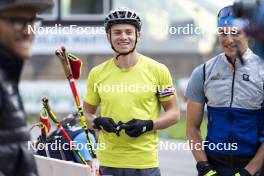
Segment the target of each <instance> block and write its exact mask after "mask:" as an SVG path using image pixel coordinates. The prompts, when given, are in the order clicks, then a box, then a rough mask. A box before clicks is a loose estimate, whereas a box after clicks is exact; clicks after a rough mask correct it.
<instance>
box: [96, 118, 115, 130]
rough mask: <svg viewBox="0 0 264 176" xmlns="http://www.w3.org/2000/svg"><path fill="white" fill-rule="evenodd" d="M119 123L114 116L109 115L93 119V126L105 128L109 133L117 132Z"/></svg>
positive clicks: (99, 128)
mask: <svg viewBox="0 0 264 176" xmlns="http://www.w3.org/2000/svg"><path fill="white" fill-rule="evenodd" d="M117 126H118V125H117V124H116V123H115V122H114V120H113V119H112V118H109V117H97V118H95V119H94V120H93V128H94V129H98V130H101V129H103V130H105V131H107V132H109V133H116V132H117V129H116V127H117Z"/></svg>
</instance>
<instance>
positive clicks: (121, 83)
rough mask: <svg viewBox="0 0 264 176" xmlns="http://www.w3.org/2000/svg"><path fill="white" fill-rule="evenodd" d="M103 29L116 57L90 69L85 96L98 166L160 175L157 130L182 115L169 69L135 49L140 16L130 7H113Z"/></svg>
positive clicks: (117, 175)
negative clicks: (95, 135)
mask: <svg viewBox="0 0 264 176" xmlns="http://www.w3.org/2000/svg"><path fill="white" fill-rule="evenodd" d="M105 29H106V33H107V39H108V40H109V42H110V44H111V47H112V49H113V50H114V51H115V55H114V57H113V58H111V59H109V60H107V61H106V62H104V63H102V64H100V65H98V66H96V67H94V68H93V69H92V70H91V71H90V73H89V76H88V82H87V94H86V96H85V99H84V113H85V116H86V118H87V122H88V127H89V128H92V127H93V128H94V129H96V130H99V144H98V146H99V147H98V153H97V155H98V158H99V160H100V169H101V170H102V172H103V174H104V175H114V176H121V175H125V176H159V175H160V170H159V164H158V152H157V147H158V134H157V130H159V129H164V128H167V127H169V126H171V125H173V124H175V123H177V122H178V121H179V118H180V117H179V114H180V113H179V108H178V103H177V100H176V95H175V91H174V89H173V83H172V78H171V75H170V72H169V70H168V69H167V67H166V66H165V65H163V64H160V63H158V62H156V61H154V60H152V59H150V58H148V57H146V56H144V55H142V54H139V53H138V52H137V51H136V44H137V41H138V40H139V38H140V29H141V20H140V18H139V16H138V15H137V14H136V13H135V12H134V11H132V10H130V9H128V8H126V7H121V8H118V9H117V10H115V11H111V12H110V13H109V14H108V15H107V17H106V19H105ZM161 105H162V107H163V108H164V111H165V112H164V113H162V114H160V110H161ZM98 106H100V116H99V117H96V116H95V113H96V110H97V107H98ZM91 124H93V125H91ZM120 124H121V125H120ZM120 127H121V129H123V130H121V131H120V130H119V128H120ZM119 132H120V134H119Z"/></svg>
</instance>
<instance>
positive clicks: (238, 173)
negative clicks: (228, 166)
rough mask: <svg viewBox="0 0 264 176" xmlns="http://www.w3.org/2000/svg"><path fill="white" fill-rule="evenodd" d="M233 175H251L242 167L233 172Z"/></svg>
mask: <svg viewBox="0 0 264 176" xmlns="http://www.w3.org/2000/svg"><path fill="white" fill-rule="evenodd" d="M234 176H251V174H250V173H249V172H248V171H247V170H246V169H242V170H241V171H239V172H237V173H235V175H234Z"/></svg>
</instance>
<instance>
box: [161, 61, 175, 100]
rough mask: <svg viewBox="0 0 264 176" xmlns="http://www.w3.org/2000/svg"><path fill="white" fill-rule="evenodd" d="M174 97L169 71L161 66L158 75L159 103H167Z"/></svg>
mask: <svg viewBox="0 0 264 176" xmlns="http://www.w3.org/2000/svg"><path fill="white" fill-rule="evenodd" d="M174 96H175V89H174V86H173V81H172V77H171V74H170V71H169V69H168V68H167V67H166V66H165V65H163V67H161V69H160V74H159V87H158V97H159V101H160V102H165V101H169V100H170V99H172V98H173V97H174Z"/></svg>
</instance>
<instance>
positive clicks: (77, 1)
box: [61, 0, 110, 21]
mask: <svg viewBox="0 0 264 176" xmlns="http://www.w3.org/2000/svg"><path fill="white" fill-rule="evenodd" d="M109 10H110V0H63V1H61V16H62V19H63V20H90V21H93V20H103V19H104V16H105V14H106V13H108V12H109Z"/></svg>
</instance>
